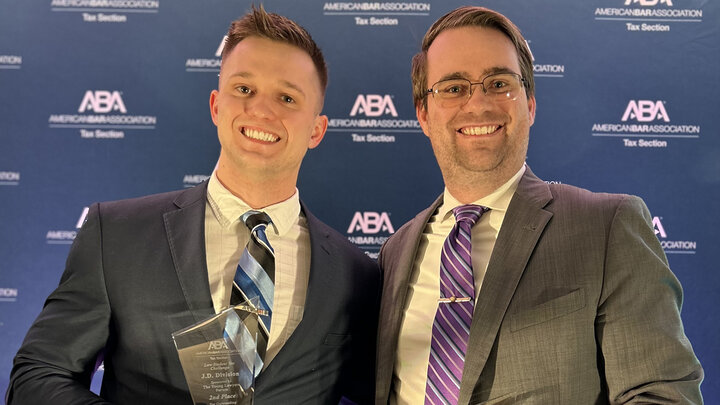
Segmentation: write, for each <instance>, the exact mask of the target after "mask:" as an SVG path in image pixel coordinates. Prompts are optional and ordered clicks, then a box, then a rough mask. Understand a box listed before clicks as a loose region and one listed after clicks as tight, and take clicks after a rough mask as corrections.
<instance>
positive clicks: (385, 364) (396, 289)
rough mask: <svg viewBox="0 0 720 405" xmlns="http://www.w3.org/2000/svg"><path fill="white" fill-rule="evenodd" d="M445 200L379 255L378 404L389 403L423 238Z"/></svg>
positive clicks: (420, 214) (396, 236)
mask: <svg viewBox="0 0 720 405" xmlns="http://www.w3.org/2000/svg"><path fill="white" fill-rule="evenodd" d="M442 201H443V200H442V196H440V197H439V198H438V199H436V200H435V202H434V203H433V204H432V205H431V206H430V207H428V208H427V209H425V210H424V211H422V212H420V213H419V214H417V216H415V218H414V219H412V220H411V221H410V222H408V224H407V225H405V227H404V229H401V230H398V232H397V233H396V235H395V236H394V238H398V239H397V240H396V239H393V241H392V242H393V247H392V252H390V253H387V254H384V253H383V251H382V250H381V253H380V265H381V267H382V268H383V273H384V280H383V292H382V301H381V304H380V315H379V322H378V325H379V327H378V343H377V359H376V361H377V376H376V384H377V387H376V390H377V392H378V393H379V395H380V399H379V401H380V402H383V403H386V402H387V394H388V392H389V390H390V384H391V383H392V372H393V367H394V364H395V355H396V349H397V344H398V338H399V336H400V326H401V324H402V319H403V310H404V309H405V305H406V302H405V300H406V299H407V292H408V285H409V283H410V275H411V274H412V270H413V267H414V264H415V258H416V255H417V249H418V247H419V245H420V238H421V237H422V235H423V231H424V229H425V225H427V222H428V220H430V217H431V216H432V215H433V214H434V213H435V210H436V209H437V207H438V206H439V205H440V204H441V203H442ZM385 248H386V246H383V250H384V249H385Z"/></svg>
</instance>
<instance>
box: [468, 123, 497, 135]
mask: <svg viewBox="0 0 720 405" xmlns="http://www.w3.org/2000/svg"><path fill="white" fill-rule="evenodd" d="M498 128H499V126H497V125H490V126H484V127H466V128H462V129H461V130H460V132H462V133H463V134H465V135H487V134H489V133H492V132H495V131H497V129H498Z"/></svg>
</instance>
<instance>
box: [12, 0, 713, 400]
mask: <svg viewBox="0 0 720 405" xmlns="http://www.w3.org/2000/svg"><path fill="white" fill-rule="evenodd" d="M463 3H464V2H460V1H450V0H442V1H440V0H435V1H430V0H417V1H415V2H414V1H405V0H397V1H389V2H383V1H380V2H350V1H347V2H333V1H322V0H306V1H280V0H266V1H264V5H265V7H266V8H267V9H268V10H269V11H273V12H277V13H280V14H283V15H286V16H288V17H291V18H293V19H295V20H296V21H298V22H299V23H300V24H302V25H303V26H305V27H307V28H308V30H309V31H310V32H311V33H312V35H313V36H314V38H315V39H316V41H317V42H318V43H319V44H320V46H321V47H322V49H323V51H324V52H325V55H326V57H327V60H328V64H329V69H330V85H329V87H328V94H327V99H326V103H325V110H324V112H325V114H327V115H328V117H329V120H330V124H329V129H328V134H327V135H326V137H325V139H324V141H323V143H322V144H321V145H320V147H319V148H318V149H315V150H312V151H310V152H309V153H308V155H307V157H306V159H305V162H304V164H303V168H302V170H301V173H300V181H299V183H300V184H299V189H300V190H301V196H302V198H303V199H304V200H305V202H306V203H308V204H309V206H310V207H311V209H312V210H313V212H314V213H315V214H316V215H318V216H319V217H320V218H322V219H323V220H325V221H326V222H327V223H329V224H330V225H331V226H333V227H334V228H336V229H337V230H338V231H340V232H341V233H343V234H345V235H347V237H348V238H349V239H350V240H351V241H352V242H354V243H355V244H357V246H359V247H360V248H361V249H363V250H365V252H367V254H368V255H370V256H372V257H376V256H377V253H378V250H379V247H380V245H381V244H382V242H383V241H384V240H385V239H387V237H388V236H389V235H391V234H392V233H393V232H394V231H395V230H396V229H398V228H399V227H400V226H401V225H402V224H403V223H404V222H406V221H407V220H409V219H410V218H412V217H413V216H414V215H415V213H417V212H418V211H419V210H421V209H423V208H424V207H426V206H427V205H428V204H429V203H430V202H431V201H432V200H433V199H434V198H435V197H436V196H437V195H438V194H439V193H441V192H442V178H441V176H440V172H439V169H438V168H437V164H436V163H435V161H434V158H433V155H432V150H431V148H430V144H429V142H428V140H427V138H426V137H425V136H424V135H423V133H422V132H421V130H420V128H419V125H418V123H417V121H416V119H415V113H414V108H413V105H412V97H411V86H410V78H409V70H410V69H409V67H410V58H411V57H412V55H413V54H414V53H415V52H417V50H418V49H419V43H420V40H421V38H422V36H423V34H424V33H425V31H426V30H427V28H428V27H429V26H430V24H431V23H432V22H433V21H435V20H436V19H437V18H438V17H440V16H441V15H443V14H445V13H446V12H447V11H449V10H450V9H452V8H455V7H456V6H460V5H463ZM474 4H478V5H484V6H487V7H490V8H494V9H496V10H498V11H500V12H502V13H504V14H506V15H507V16H509V17H510V18H511V19H512V20H513V21H514V22H515V23H516V24H517V25H518V26H519V27H520V28H521V29H522V31H523V33H524V35H525V37H526V38H527V40H528V43H529V44H530V48H531V50H532V53H533V56H534V63H535V75H536V83H537V119H536V122H535V125H534V126H533V127H532V129H531V136H530V150H529V154H528V163H529V164H530V166H531V167H532V169H533V171H535V173H536V174H538V175H539V176H540V177H541V178H543V179H544V180H546V181H549V182H558V183H568V184H574V185H578V186H581V187H585V188H589V189H591V190H594V191H606V192H618V193H631V194H636V195H639V196H641V197H642V198H644V199H645V201H646V203H647V205H648V206H649V208H650V211H651V213H652V215H653V222H654V226H655V232H656V234H657V237H658V238H659V240H660V242H661V243H662V246H663V248H664V249H665V252H666V253H667V256H668V259H669V261H670V264H671V267H672V269H673V270H674V272H675V274H676V275H677V276H678V278H679V279H680V280H681V282H682V284H683V286H684V289H685V302H684V306H683V318H684V322H685V328H686V333H687V335H688V336H689V337H690V339H691V341H692V343H693V346H694V348H695V351H696V353H697V355H698V356H699V358H700V360H701V362H702V363H703V365H704V367H705V370H706V380H705V383H704V384H703V392H704V395H705V398H706V401H707V402H708V403H716V402H717V401H720V382H719V380H718V375H719V374H720V365H719V364H718V360H720V349H719V348H718V346H719V345H718V336H720V326H719V325H720V311H718V310H717V309H716V306H717V305H718V302H720V271H718V262H719V261H720V260H719V259H720V255H718V251H720V249H719V248H718V244H720V237H719V236H718V230H719V229H720V220H719V215H718V212H717V209H718V201H719V200H720V124H719V120H718V118H719V117H718V106H720V103H719V101H718V100H719V99H720V78H719V76H718V73H719V71H718V66H720V2H717V1H708V0H591V1H573V0H545V1H537V0H495V1H480V2H474ZM249 6H250V2H249V1H240V0H202V1H200V0H173V1H169V0H44V1H40V0H36V1H17V0H0V224H1V226H0V392H2V393H4V392H5V390H6V388H7V384H8V375H9V372H10V369H11V363H12V358H13V356H14V354H15V352H16V351H17V348H18V346H19V345H20V342H21V341H22V339H23V337H24V335H25V332H26V331H27V329H28V327H29V326H30V324H31V322H32V321H33V319H34V318H35V317H36V315H37V314H38V312H39V311H40V309H41V307H42V304H43V301H44V299H45V297H46V296H47V295H48V293H50V291H51V290H52V289H53V288H54V287H55V286H56V285H57V282H58V280H59V278H60V274H61V273H62V271H63V268H64V262H65V258H66V255H67V253H68V249H69V246H70V244H71V243H72V240H73V238H74V237H75V234H76V231H77V229H78V227H79V226H80V224H81V223H82V222H83V218H84V215H85V214H86V212H87V208H86V207H88V205H89V204H91V203H92V202H95V201H103V200H114V199H121V198H128V197H135V196H140V195H144V194H150V193H157V192H163V191H168V190H173V189H179V188H183V187H192V186H194V185H196V184H198V183H200V182H202V181H203V180H204V179H206V178H207V177H208V175H209V174H210V173H211V171H212V169H213V167H214V165H215V162H216V160H217V156H218V150H219V144H218V141H217V138H216V132H215V127H214V126H213V124H212V121H211V119H210V113H209V107H208V98H209V93H210V91H211V90H212V89H213V88H215V86H216V84H217V73H218V70H219V64H220V59H219V55H220V49H221V47H222V41H223V35H224V33H225V31H226V29H227V26H228V25H229V23H230V21H231V20H232V19H234V18H236V17H238V16H239V15H241V14H244V13H245V12H246V11H247V10H248V9H249ZM137 237H138V238H142V237H143V235H141V234H138V235H137ZM127 294H128V295H130V296H132V295H133V294H134V292H133V291H127ZM100 375H101V374H100ZM94 384H97V378H96V381H95V382H94Z"/></svg>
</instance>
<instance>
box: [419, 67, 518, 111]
mask: <svg viewBox="0 0 720 405" xmlns="http://www.w3.org/2000/svg"><path fill="white" fill-rule="evenodd" d="M499 75H510V76H515V77H516V78H517V79H518V81H519V82H520V85H521V86H522V87H523V88H525V90H526V91H527V87H528V82H527V80H525V78H524V77H523V76H522V75H520V74H519V73H515V72H497V73H491V74H489V75H487V76H485V77H483V78H482V79H481V80H480V81H479V82H473V81H470V80H469V79H465V78H464V77H457V78H453V79H443V80H439V81H437V82H435V83H434V84H433V85H432V86H430V88H429V89H427V94H432V96H433V99H435V94H438V93H439V92H438V91H437V90H433V88H434V87H435V86H437V85H438V84H439V83H442V82H447V81H451V80H463V81H466V82H468V83H470V91H469V92H468V94H467V96H466V97H465V99H464V101H462V102H460V101H461V100H462V98H457V99H452V98H451V99H442V98H440V104H447V103H448V102H450V104H453V101H455V100H457V101H458V104H457V105H456V106H462V105H465V104H467V102H468V101H469V100H470V98H471V97H472V95H473V93H474V92H475V89H474V86H476V85H478V84H479V85H480V87H481V88H482V91H483V95H485V96H488V93H487V88H486V87H485V80H487V79H488V78H489V77H493V76H499ZM508 93H509V91H508V92H506V93H499V94H498V95H494V94H493V95H490V96H489V97H490V98H491V99H493V100H497V101H513V100H517V98H518V96H519V93H518V95H516V96H515V97H513V98H502V97H500V95H502V94H506V95H507V94H508ZM426 96H427V95H426Z"/></svg>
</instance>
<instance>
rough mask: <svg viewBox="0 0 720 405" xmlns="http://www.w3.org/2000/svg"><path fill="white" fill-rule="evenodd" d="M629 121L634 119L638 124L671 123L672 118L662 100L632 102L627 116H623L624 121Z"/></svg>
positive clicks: (626, 112) (628, 107)
mask: <svg viewBox="0 0 720 405" xmlns="http://www.w3.org/2000/svg"><path fill="white" fill-rule="evenodd" d="M628 119H634V120H637V121H638V122H650V121H655V120H663V121H665V122H670V117H669V116H668V113H667V111H666V110H665V105H664V104H663V102H662V101H660V100H658V101H651V100H630V102H629V103H628V106H627V108H626V109H625V114H623V116H622V120H623V121H627V120H628Z"/></svg>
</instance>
